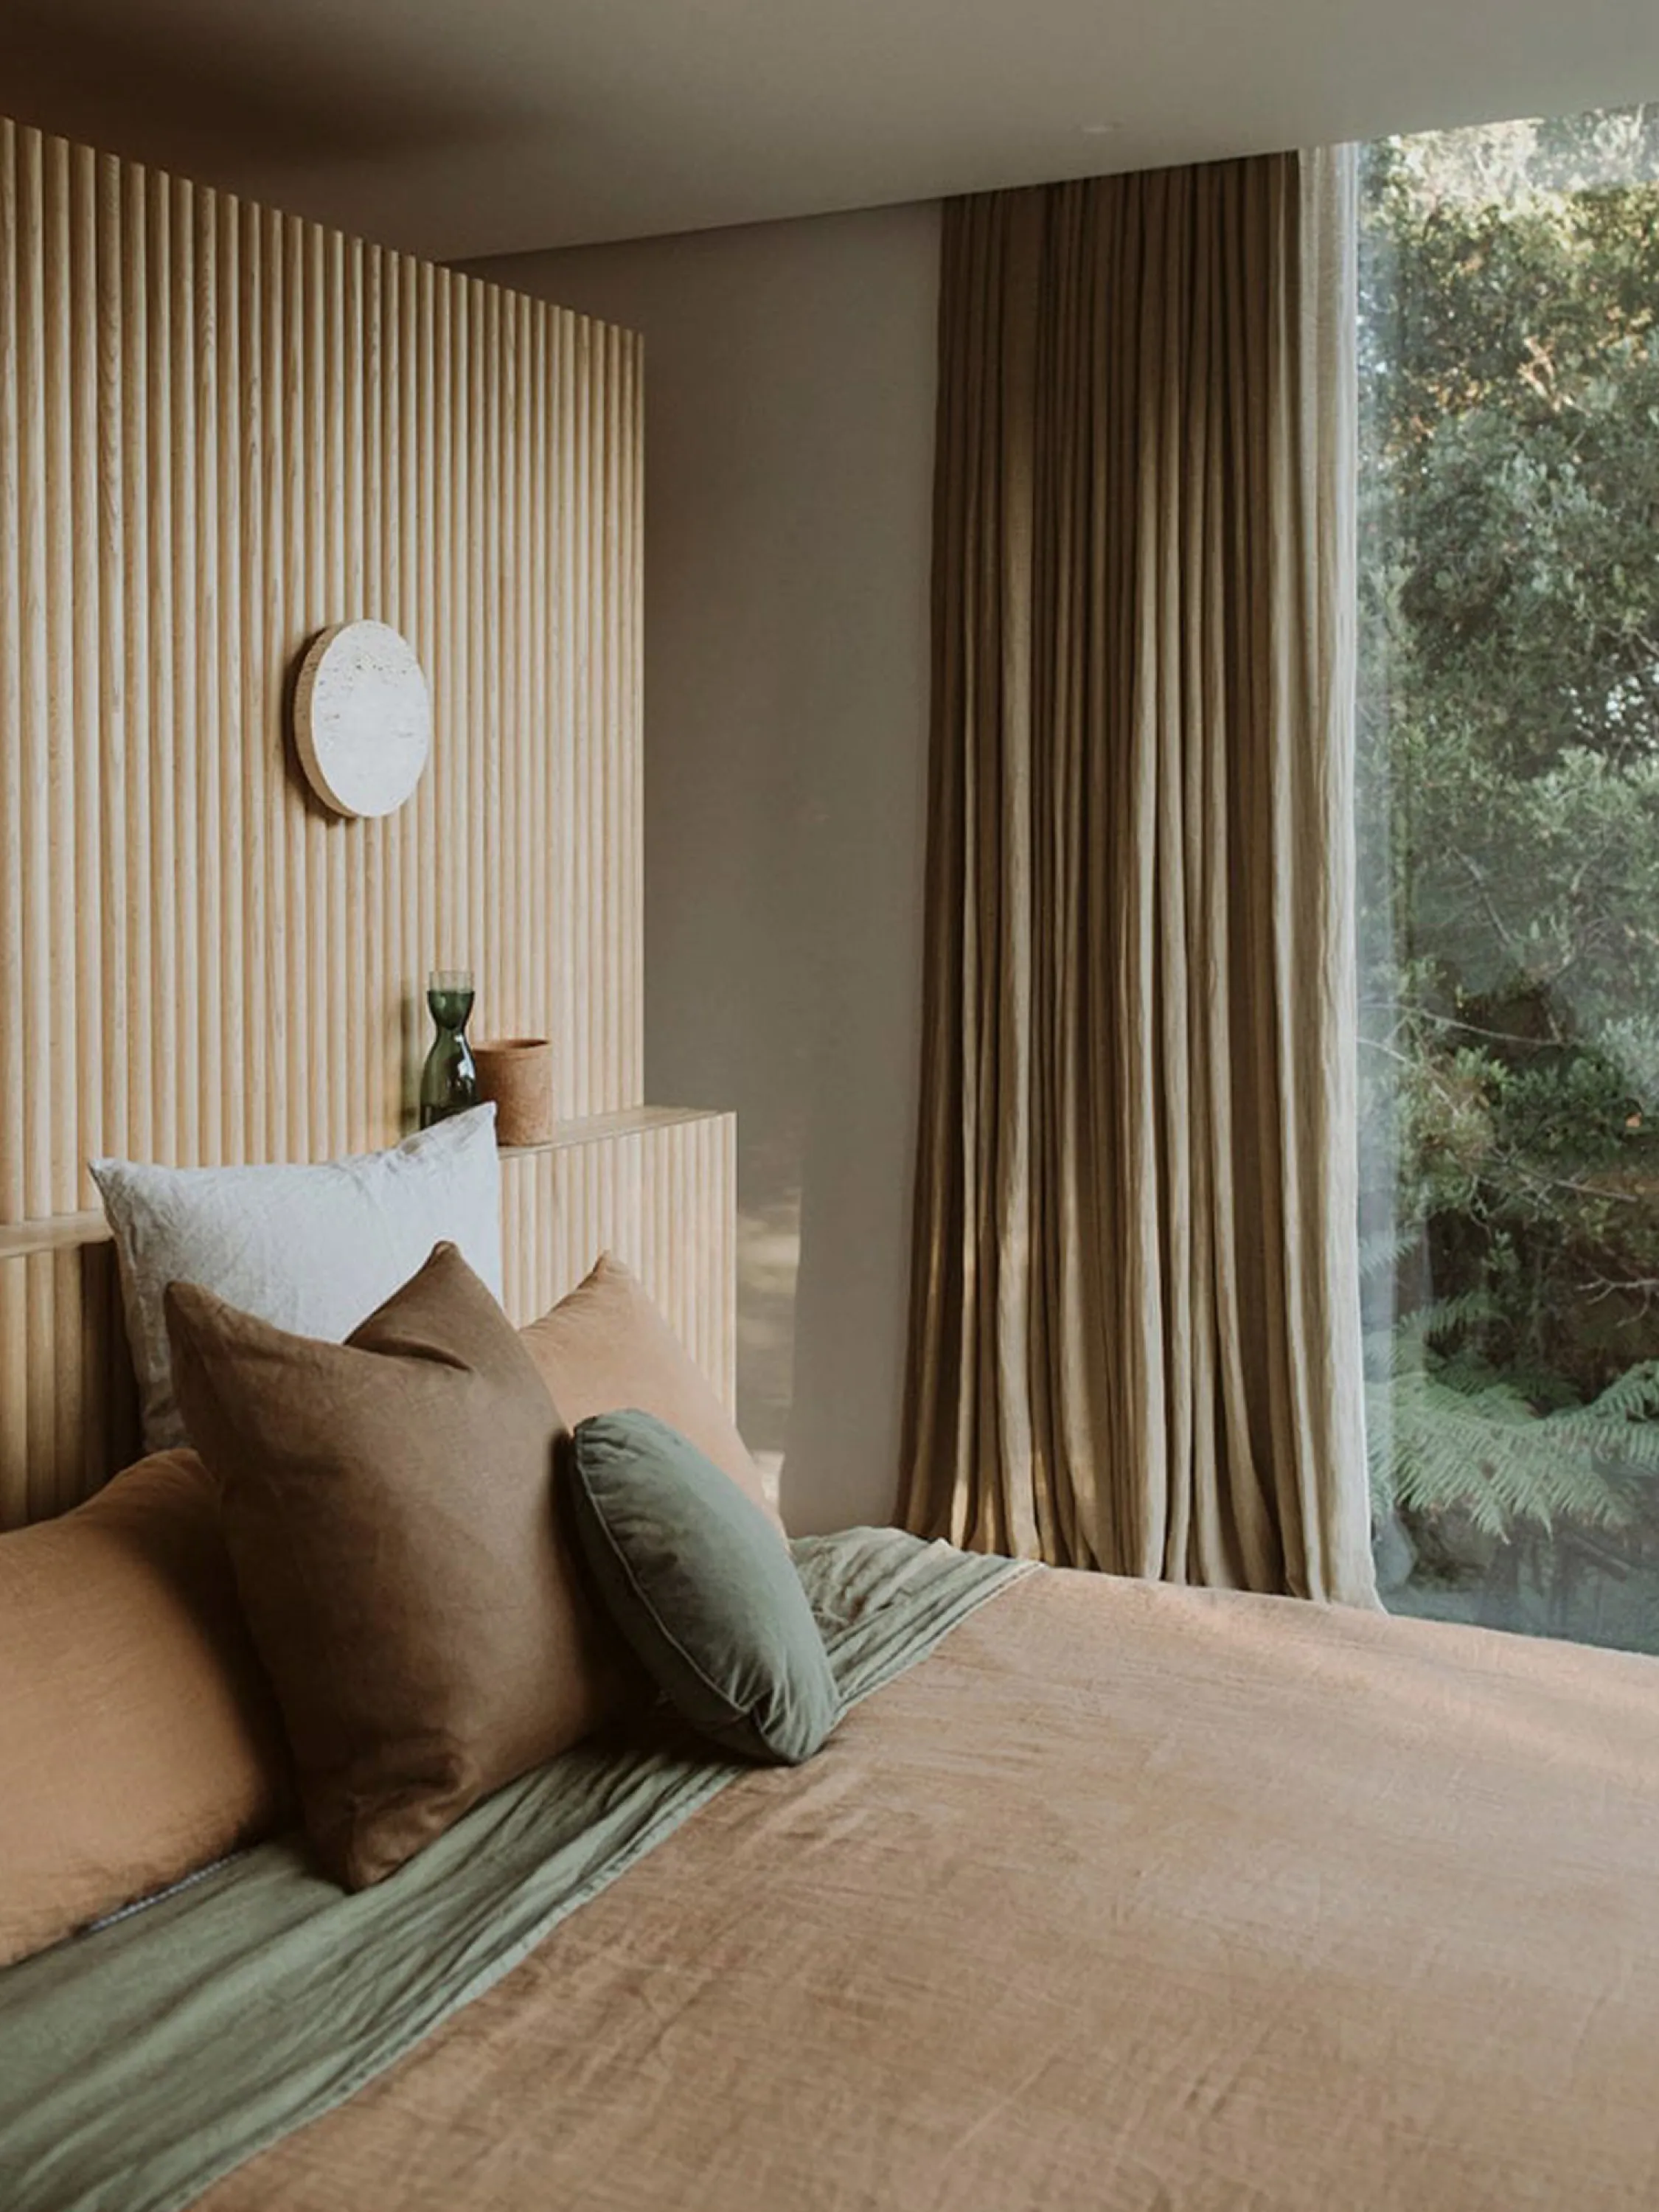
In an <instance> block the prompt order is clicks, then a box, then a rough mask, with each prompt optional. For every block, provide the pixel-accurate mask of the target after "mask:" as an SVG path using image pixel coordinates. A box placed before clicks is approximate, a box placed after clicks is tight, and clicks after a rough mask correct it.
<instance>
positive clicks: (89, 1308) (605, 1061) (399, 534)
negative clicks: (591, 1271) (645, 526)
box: [0, 122, 701, 1517]
mask: <svg viewBox="0 0 1659 2212" xmlns="http://www.w3.org/2000/svg"><path fill="white" fill-rule="evenodd" d="M0 334H3V335H0V1003H3V1004H4V1005H5V1006H7V1008H8V1010H9V1014H8V1022H7V1024H6V1026H5V1028H4V1030H0V1088H3V1091H4V1095H5V1096H6V1097H8V1098H9V1099H10V1100H11V1101H12V1102H13V1104H12V1105H11V1107H9V1109H8V1110H7V1111H6V1113H5V1114H4V1115H0V1226H3V1225H7V1224H15V1223H18V1222H27V1221H33V1220H37V1219H40V1218H44V1217H47V1216H54V1215H61V1214H69V1213H71V1212H75V1211H76V1210H77V1209H79V1208H81V1207H82V1206H86V1205H87V1204H88V1202H89V1200H90V1197H91V1185H90V1182H89V1180H88V1175H87V1167H86V1164H87V1162H88V1159H90V1158H94V1157H96V1156H97V1155H98V1154H100V1152H115V1153H122V1154H126V1155H128V1156H131V1157H134V1158H149V1159H160V1160H165V1161H168V1162H172V1163H174V1164H181V1165H191V1164H214V1163H216V1162H219V1161H235V1160H265V1159H290V1160H291V1159H306V1158H323V1157H326V1156H327V1155H329V1154H330V1153H331V1152H336V1151H338V1150H341V1149H344V1148H346V1147H348V1146H349V1147H353V1148H360V1147H362V1146H371V1145H377V1144H382V1143H386V1142H389V1141H391V1140H392V1139H395V1137H396V1136H397V1135H398V1133H400V1131H401V1129H402V1128H403V1127H406V1126H407V1123H408V1115H409V1109H410V1104H411V1103H412V1083H413V1073H414V1070H415V1068H416V1066H417V1065H418V1060H419V1057H420V1054H421V1053H422V1051H423V1049H424V1046H425V1042H426V1040H427V1036H428V1034H429V1024H428V1020H427V1017H426V1013H425V1007H424V987H425V977H426V972H427V970H428V969H429V968H430V967H432V966H435V965H442V964H447V963H451V962H455V961H465V962H466V963H469V964H471V966H472V967H473V969H475V971H476V972H477V976H478V981H479V1003H478V1015H477V1027H478V1030H479V1032H480V1033H483V1032H487V1031H497V1032H511V1033H531V1032H540V1033H545V1034H548V1035H550V1036H551V1038H552V1040H553V1044H554V1053H555V1060H556V1093H557V1101H558V1108H559V1111H560V1113H561V1115H564V1116H567V1117H571V1118H576V1117H583V1116H592V1115H606V1114H611V1113H617V1112H621V1111H624V1110H626V1109H631V1108H634V1107H636V1106H638V1105H639V1104H640V1103H641V1097H642V1090H641V1080H642V1071H643V1053H642V1047H641V1038H642V1022H643V1006H642V991H641V939H642V921H641V916H642V867H641V818H640V714H641V700H640V685H639V672H638V671H639V636H640V613H639V605H638V596H639V586H640V568H641V515H640V500H639V485H640V481H641V447H640V428H641V426H640V380H639V356H638V348H637V342H636V341H635V339H634V338H633V337H631V336H629V335H627V334H625V333H623V332H617V331H603V330H601V329H599V327H597V326H595V325H591V324H589V323H587V322H586V321H585V320H584V319H581V318H580V317H577V316H574V315H572V314H569V313H565V312H564V311H562V310H560V309H557V308H555V307H550V306H549V305H547V304H546V303H544V302H542V301H532V300H528V299H526V298H523V297H520V296H519V295H507V294H503V293H501V292H500V291H499V290H498V289H495V288H494V287H491V286H487V285H484V284H482V283H479V282H478V281H477V280H476V279H473V278H470V277H463V276H458V275H456V274H454V273H453V272H451V271H447V270H436V269H434V268H432V267H431V266H429V265H428V264H422V263H419V262H416V261H413V260H410V258H408V257H406V256H402V255H398V254H396V253H392V252H386V251H383V250H381V249H379V248H366V247H364V246H360V245H358V244H356V243H355V242H353V241H349V240H343V239H342V238H340V237H339V236H337V234H333V233H331V232H327V231H324V230H321V229H319V228H317V227H315V226H313V225H311V224H308V223H305V222H299V221H297V220H295V219H293V218H290V217H286V216H280V215H276V214H273V213H270V212H269V211H267V210H262V209H258V208H256V207H253V206H251V205H249V204H245V203H243V202H240V201H239V200H237V199H236V198H234V197H231V196H229V195H226V194H222V193H218V192H215V191H210V190H207V189H205V188H204V187H200V186H196V185H188V184H185V183H182V182H178V181H175V180H173V179H170V178H167V177H165V176H162V175H160V174H158V173H153V172H149V171H146V170H144V169H143V168H141V167H137V166H136V165H133V164H131V163H126V162H122V161H116V160H113V159H112V158H110V157H107V156H103V155H93V154H90V153H88V152H86V151H85V150H83V149H76V148H73V147H70V146H69V145H68V144H66V143H64V141H61V140H58V139H56V138H52V137H46V136H43V135H42V134H40V133H39V132H37V131H32V130H28V129H25V128H23V127H21V126H20V125H12V124H10V123H5V122H0ZM357 616H371V617H380V618H381V619H384V620H386V621H389V622H391V623H393V624H395V625H396V626H398V628H400V629H403V630H404V632H405V634H406V635H409V636H410V638H411V640H412V641H413V642H414V643H415V645H416V649H417V651H418V652H419V653H420V655H421V658H422V663H423V665H424V666H425V667H426V669H427V671H428V678H429V680H430V682H431V684H432V689H433V694H434V700H435V710H436V712H435V741H434V762H433V766H432V769H430V771H429V772H428V775H427V776H426V777H425V778H424V779H423V781H422V785H421V787H420V788H419V790H418V792H417V793H416V798H415V799H414V800H413V801H412V802H411V803H410V805H408V806H407V807H405V808H404V810H402V811H400V812H399V813H398V815H397V816H395V817H392V818H391V819H390V820H388V821H386V822H385V823H350V822H343V821H340V820H337V818H335V817H332V816H330V815H327V814H325V812H324V811H322V810H321V809H320V808H319V806H317V805H316V804H315V803H314V802H313V800H312V799H310V797H309V795H308V794H307V793H306V791H305V790H304V788H303V786H302V784H301V781H300V780H299V778H298V776H297V774H296V772H295V769H294V766H293V763H292V762H291V759H290V757H289V746H288V740H287V738H286V733H285V728H284V712H285V702H286V693H287V687H288V683H289V674H290V671H291V669H292V667H293V665H294V662H295V659H296V657H297V656H298V654H299V653H301V650H302V649H303V647H304V646H305V645H306V643H307V641H308V639H309V638H310V636H311V635H313V633H314V631H315V630H316V629H318V628H319V627H321V626H322V625H324V624H325V623H331V622H337V621H342V620H345V619H349V618H351V617H357ZM25 1039H27V1066H25V1064H24V1061H23V1060H22V1057H21V1055H22V1053H23V1051H24V1049H25V1042H24V1041H25ZM653 1141H654V1140H653ZM662 1142H663V1146H664V1147H665V1155H666V1154H673V1156H674V1157H675V1158H678V1152H676V1150H675V1148H676V1146H679V1147H680V1148H681V1149H682V1150H684V1140H683V1139H663V1140H662ZM647 1149H648V1147H647ZM693 1150H695V1148H693ZM653 1157H654V1154H653ZM686 1160H687V1164H688V1167H689V1168H690V1169H691V1170H696V1171H698V1172H700V1171H701V1170H697V1169H696V1162H695V1161H694V1160H693V1159H692V1158H691V1154H690V1152H687V1154H686ZM514 1172H515V1174H517V1173H519V1171H516V1170H515V1171H514ZM586 1172H587V1171H586V1170H584V1173H586ZM598 1172H599V1171H598V1170H593V1173H594V1174H596V1175H597V1174H598ZM618 1172H620V1170H618ZM643 1172H644V1170H643V1169H641V1173H643ZM654 1172H655V1170H653V1173H654ZM560 1176H562V1177H563V1181H562V1182H561V1181H560V1179H559V1178H560ZM522 1180H523V1177H522V1175H521V1174H520V1181H522ZM526 1188H529V1186H528V1185H526ZM606 1188H608V1186H606V1185H605V1177H604V1176H603V1175H599V1180H598V1181H597V1182H593V1183H592V1188H591V1189H590V1186H589V1184H588V1183H586V1182H582V1181H581V1179H580V1176H577V1174H576V1170H575V1169H574V1167H568V1168H565V1169H562V1170H559V1171H558V1173H557V1174H555V1173H554V1171H552V1170H546V1171H545V1173H544V1181H543V1182H538V1183H536V1184H535V1187H534V1188H533V1190H532V1192H531V1195H530V1196H529V1197H528V1198H527V1199H526V1206H527V1207H528V1208H529V1210H530V1218H532V1221H533V1225H534V1234H535V1236H536V1237H537V1238H538V1239H539V1241H540V1243H542V1244H544V1245H549V1246H550V1247H551V1246H552V1245H556V1244H557V1243H558V1242H559V1239H560V1238H561V1237H564V1238H565V1240H566V1246H567V1247H568V1250H570V1251H571V1252H574V1251H575V1250H576V1249H577V1248H578V1244H579V1243H580V1237H579V1236H578V1232H577V1231H575V1230H574V1229H572V1228H569V1227H568V1225H566V1226H561V1221H562V1214H561V1208H562V1206H565V1205H566V1204H567V1202H568V1203H570V1204H574V1203H576V1202H577V1198H578V1195H579V1194H580V1205H581V1206H583V1207H584V1208H586V1214H585V1215H584V1216H583V1218H589V1217H592V1218H595V1219H597V1218H600V1217H601V1216H603V1218H605V1219H612V1218H614V1219H617V1220H621V1221H624V1222H625V1221H627V1220H631V1219H632V1218H634V1217H633V1216H632V1215H627V1214H626V1213H625V1212H624V1213H623V1214H617V1213H616V1212H615V1208H616V1207H617V1206H618V1205H620V1204H621V1203H622V1201H621V1200H620V1199H619V1198H618V1197H617V1192H616V1191H615V1190H611V1194H610V1195H609V1196H605V1189H606ZM643 1188H644V1186H643V1185H641V1189H643ZM653 1188H654V1186H653ZM607 1206H609V1207H611V1209H612V1212H611V1213H606V1212H605V1207H607ZM596 1209H597V1212H596ZM572 1239H575V1241H574V1242H572V1241H570V1240H572ZM561 1249H565V1248H561ZM591 1258H592V1254H591V1253H589V1254H588V1255H587V1259H588V1260H591ZM583 1264H584V1265H585V1264H586V1261H584V1263H583ZM525 1265H526V1268H527V1270H528V1271H529V1272H528V1273H527V1275H526V1282H527V1283H531V1282H533V1283H534V1284H535V1285H538V1286H544V1285H545V1284H546V1282H547V1281H548V1280H549V1279H550V1276H549V1273H548V1267H549V1266H550V1262H545V1261H544V1260H542V1259H540V1258H536V1257H534V1256H533V1255H532V1256H527V1257H526V1261H525ZM105 1267H106V1261H105V1260H103V1259H95V1258H94V1259H83V1260H81V1261H76V1263H75V1265H74V1266H73V1267H70V1266H69V1265H68V1264H67V1263H64V1264H57V1265H54V1266H53V1267H43V1266H41V1265H39V1264H37V1263H36V1261H35V1260H33V1259H31V1260H29V1261H16V1260H8V1261H3V1262H0V1517H3V1516H5V1515H6V1514H8V1513H10V1514H13V1515H14V1516H15V1511H16V1510H18V1499H17V1497H16V1495H15V1492H16V1487H17V1483H18V1480H19V1475H18V1470H19V1469H20V1468H23V1467H24V1465H25V1462H26V1460H27V1461H29V1462H31V1463H32V1464H33V1465H34V1466H36V1467H38V1468H40V1470H41V1471H40V1473H39V1474H38V1476H29V1477H27V1480H25V1489H26V1491H27V1493H28V1496H29V1497H30V1498H33V1508H32V1509H31V1510H39V1509H40V1508H41V1507H42V1506H43V1505H45V1504H49V1503H51V1502H52V1501H60V1502H61V1500H62V1499H64V1498H67V1497H69V1496H71V1495H76V1494H79V1492H80V1491H81V1489H82V1488H84V1486H85V1472H86V1470H85V1468H81V1471H80V1472H79V1473H76V1468H77V1467H79V1466H80V1460H79V1459H77V1454H78V1455H81V1458H83V1459H86V1460H87V1461H88V1464H90V1463H91V1462H97V1461H98V1460H100V1456H101V1455H102V1454H103V1452H104V1449H105V1447H104V1443H103V1442H101V1441H100V1437H102V1436H103V1434H104V1431H105V1430H107V1433H108V1436H109V1437H111V1438H118V1437H119V1436H120V1435H121V1434H122V1433H123V1431H122V1428H121V1423H122V1420H123V1419H124V1418H125V1417H124V1416H123V1415H122V1413H121V1412H120V1408H119V1407H118V1406H117V1407H114V1408H113V1409H112V1411H110V1412H109V1413H108V1418H107V1419H105V1417H104V1416H103V1415H102V1414H100V1416H99V1419H100V1421H102V1422H103V1424H104V1427H103V1429H94V1427H90V1426H88V1420H89V1419H90V1413H89V1409H87V1408H83V1409H82V1413H79V1414H76V1415H75V1416H74V1417H73V1418H69V1417H65V1416H64V1415H63V1414H62V1409H61V1401H60V1398H59V1396H58V1391H59V1389H60V1383H59V1381H58V1379H56V1377H55V1376H54V1377H46V1378H43V1376H42V1374H41V1372H40V1370H41V1367H42V1363H43V1362H46V1361H47V1360H48V1358H49V1355H50V1356H51V1358H52V1359H53V1360H55V1361H56V1363H57V1367H58V1370H61V1369H62V1366H63V1359H62V1357H61V1346H59V1344H58V1340H59V1339H60V1338H61V1339H64V1340H69V1341H72V1342H74V1343H75V1345H76V1358H77V1359H78V1360H79V1362H80V1367H81V1369H82V1370H84V1373H85V1375H86V1376H90V1375H91V1374H92V1373H93V1372H94V1370H100V1369H102V1368H107V1367H108V1365H109V1364H110V1360H109V1358H106V1353H105V1352H104V1350H102V1349H100V1346H101V1345H102V1342H103V1340H102V1338H100V1334H99V1332H100V1329H103V1330H104V1331H105V1334H106V1335H107V1334H108V1331H107V1329H106V1322H107V1320H108V1291H109V1285H108V1283H106V1281H105V1279H104V1275H103V1273H100V1270H102V1269H104V1268H105ZM88 1269H90V1270H91V1273H90V1274H88ZM112 1341H114V1340H113V1339H112ZM117 1348H118V1347H117ZM117 1364H118V1363H117ZM62 1387H67V1386H62ZM73 1395H76V1393H74V1392H71V1396H73ZM79 1395H81V1396H82V1397H84V1396H85V1395H86V1392H85V1389H81V1391H80V1392H79ZM110 1448H111V1449H114V1448H115V1445H114V1444H113V1443H112V1445H111V1447H110ZM8 1486H10V1487H9V1488H8Z"/></svg>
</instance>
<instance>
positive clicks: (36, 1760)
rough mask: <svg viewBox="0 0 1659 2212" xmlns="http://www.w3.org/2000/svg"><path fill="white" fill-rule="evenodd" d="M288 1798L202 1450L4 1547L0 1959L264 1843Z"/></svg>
mask: <svg viewBox="0 0 1659 2212" xmlns="http://www.w3.org/2000/svg"><path fill="white" fill-rule="evenodd" d="M289 1797H290V1787H289V1772H288V1762H287V1757H286V1754H285V1753H284V1751H283V1739H282V1729H281V1726H280V1724H279V1723H278V1720H277V1717H276V1706H275V1704H274V1703H273V1701H272V1699H271V1694H270V1686H269V1684H268V1683H267V1682H266V1680H265V1679H264V1675H263V1674H261V1672H260V1669H259V1663H258V1660H257V1659H256V1658H255V1656H254V1652H253V1646H252V1643H251V1641H250V1640H249V1637H248V1633H247V1628H246V1624H245V1622H244V1621H243V1619H242V1614H241V1608H240V1606H239V1604H238V1603H237V1599H236V1584H235V1579H234V1576H233V1575H232V1573H231V1567H230V1560H229V1558H228V1555H227V1553H226V1551H225V1547H224V1541H223V1539H222V1536H221V1534H220V1530H219V1494H218V1486H217V1485H216V1483H215V1481H214V1480H213V1478H212V1476H211V1475H210V1474H209V1473H208V1471H207V1469H206V1468H204V1466H203V1464H202V1462H201V1461H200V1460H199V1459H197V1456H196V1455H195V1453H194V1452H188V1451H169V1452H160V1453H157V1454H156V1455H155V1457H154V1458H152V1459H146V1460H142V1461H140V1462H139V1463H138V1465H137V1467H132V1468H128V1469H127V1470H126V1472H125V1474H118V1475H117V1476H116V1477H115V1479H114V1480H113V1481H112V1482H111V1483H109V1484H108V1485H107V1486H106V1487H105V1488H104V1489H103V1490H101V1491H100V1492H99V1493H98V1495H97V1496H96V1497H95V1498H90V1499H88V1502H87V1504H84V1505H78V1506H76V1509H75V1510H74V1511H73V1512H72V1513H66V1514H64V1516H62V1518H61V1519H59V1520H56V1521H43V1522H40V1523H38V1524H37V1526H35V1527H34V1528H20V1529H18V1530H17V1531H15V1533H14V1534H10V1535H7V1536H3V1537H0V1966H4V1965H9V1963H10V1962H11V1960H14V1959H21V1958H23V1957H26V1956H27V1954H28V1953H30V1952H31V1951H39V1950H41V1949H44V1948H45V1947H46V1945H47V1944H48V1943H54V1942H57V1941H58V1938H59V1937H60V1936H67V1935H69V1934H70V1932H71V1931H72V1930H73V1929H76V1928H80V1927H83V1926H84V1925H85V1924H86V1923H87V1922H88V1921H89V1920H94V1919H96V1918H98V1917H100V1915H102V1914H104V1913H106V1912H112V1911H114V1910H115V1908H116V1907H117V1906H118V1905H126V1904H128V1903H130V1902H131V1900H132V1899H135V1898H139V1897H147V1896H149V1894H150V1893H152V1892H154V1891H155V1890H158V1889H164V1888H166V1887H167V1886H168V1885H169V1884H170V1883H172V1882H175V1881H179V1880H180V1879H181V1878H182V1877H183V1876H184V1875H187V1874H190V1873H191V1872H193V1871H194V1870H195V1869H197V1868H198V1867H203V1866H206V1865H207V1864H208V1863H210V1861H211V1860H214V1859H216V1858H220V1857H223V1855H224V1854H225V1853H226V1852H227V1851H230V1850H235V1849H236V1848H237V1847H238V1846H239V1845H240V1844H247V1843H252V1842H253V1841H254V1840H255V1839H256V1838H258V1837H260V1836H264V1835H268V1834H269V1833H270V1832H271V1831H272V1830H273V1829H275V1828H276V1827H277V1826H280V1825H281V1823H282V1821H283V1819H284V1818H285V1817H286V1815H287V1813H288V1808H289Z"/></svg>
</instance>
